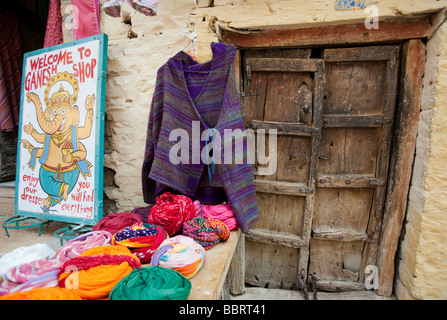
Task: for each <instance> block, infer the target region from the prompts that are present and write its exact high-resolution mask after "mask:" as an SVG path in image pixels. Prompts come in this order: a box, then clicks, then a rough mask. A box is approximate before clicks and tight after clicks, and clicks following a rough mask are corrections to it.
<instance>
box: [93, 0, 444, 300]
mask: <svg viewBox="0 0 447 320" xmlns="http://www.w3.org/2000/svg"><path fill="white" fill-rule="evenodd" d="M101 2H102V1H101ZM335 3H336V1H335V0H317V1H296V0H214V6H213V7H209V8H208V7H207V8H195V3H194V1H193V0H161V1H160V2H159V9H158V12H159V13H158V15H157V16H155V17H145V16H144V15H142V14H140V13H137V12H135V11H134V10H132V9H131V8H130V7H129V6H128V5H127V4H124V6H123V10H124V11H125V12H124V13H123V15H122V18H112V17H109V16H107V15H106V14H104V12H103V11H102V10H101V13H100V28H101V32H104V33H107V34H108V36H109V47H108V68H107V69H108V70H107V93H106V120H107V122H106V130H107V132H109V136H108V137H107V139H108V141H106V146H108V150H109V152H108V153H107V154H106V155H105V158H104V165H105V167H107V168H110V169H112V170H113V171H114V172H115V175H114V181H113V182H114V183H113V184H112V185H110V186H107V187H105V193H106V195H107V197H109V198H110V199H112V200H113V201H115V202H116V208H117V210H118V211H119V212H122V211H128V210H131V209H133V208H135V207H138V206H144V205H145V204H144V202H143V198H142V192H141V182H140V181H141V164H142V158H143V154H144V147H145V139H146V125H147V119H148V116H149V110H150V102H151V99H152V94H153V90H154V87H155V76H156V72H157V69H158V68H159V67H160V66H161V65H163V64H164V63H165V62H166V61H167V60H168V59H169V58H170V57H172V56H173V55H175V54H176V53H177V52H178V51H180V50H185V51H188V50H190V52H191V54H195V55H196V57H197V59H198V61H200V62H202V61H205V60H208V59H209V58H210V57H211V53H210V49H209V44H210V42H211V41H218V39H219V34H220V31H221V30H222V29H225V28H226V29H233V30H238V31H241V32H247V31H253V30H258V29H262V28H285V27H287V28H290V27H304V26H310V25H314V26H318V25H327V24H339V23H358V22H362V21H364V20H365V18H367V17H368V16H370V15H371V13H367V12H365V11H364V10H362V9H358V10H335ZM373 4H374V5H375V6H376V8H377V9H378V13H379V17H380V20H385V19H389V18H395V17H400V18H402V17H405V16H412V15H417V14H422V13H432V12H438V11H440V10H442V9H444V8H445V7H446V6H447V1H445V0H444V1H434V0H420V1H413V0H402V1H391V0H383V1H373ZM123 17H124V18H123ZM379 27H380V25H379ZM194 37H196V42H195V45H194V46H193V44H192V43H191V39H193V38H194ZM427 49H428V50H427V64H426V73H425V78H424V89H423V97H422V102H421V114H420V124H419V131H418V141H417V148H416V157H415V161H414V171H413V179H412V185H411V189H410V195H409V204H408V206H407V211H408V214H407V218H406V223H405V229H404V230H405V231H406V232H405V235H404V236H403V241H402V244H401V247H400V251H399V260H398V272H397V274H396V285H395V293H396V295H397V298H398V299H431V298H433V299H445V298H447V274H446V273H445V270H447V245H446V244H447V232H445V230H446V229H447V214H446V213H445V210H444V208H445V207H447V170H446V169H447V168H446V167H447V128H446V127H445V123H446V121H447V106H446V102H445V101H447V27H446V24H442V25H441V27H440V28H439V29H437V30H436V31H434V33H433V36H432V37H431V38H430V40H429V41H428V43H427ZM408 165H411V164H408Z"/></svg>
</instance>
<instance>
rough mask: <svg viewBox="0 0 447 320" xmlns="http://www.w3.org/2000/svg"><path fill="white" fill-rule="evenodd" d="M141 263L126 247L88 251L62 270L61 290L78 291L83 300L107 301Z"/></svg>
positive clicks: (66, 264)
mask: <svg viewBox="0 0 447 320" xmlns="http://www.w3.org/2000/svg"><path fill="white" fill-rule="evenodd" d="M140 266H141V264H140V261H139V259H138V258H137V257H136V256H135V255H133V254H132V253H131V252H130V250H129V249H128V248H126V247H123V246H114V245H109V246H101V247H96V248H92V249H88V250H86V251H84V252H83V253H81V255H80V256H79V257H76V258H73V259H70V260H68V261H66V262H65V263H64V264H63V265H62V267H61V268H60V269H59V287H66V288H72V290H76V291H78V293H79V295H80V296H81V297H82V298H83V299H106V298H107V297H108V295H109V293H110V291H111V290H112V289H113V287H114V286H115V285H116V284H117V283H118V282H119V281H120V280H121V279H122V278H124V277H125V276H127V275H128V274H129V273H130V272H131V271H132V270H133V269H134V268H137V267H140Z"/></svg>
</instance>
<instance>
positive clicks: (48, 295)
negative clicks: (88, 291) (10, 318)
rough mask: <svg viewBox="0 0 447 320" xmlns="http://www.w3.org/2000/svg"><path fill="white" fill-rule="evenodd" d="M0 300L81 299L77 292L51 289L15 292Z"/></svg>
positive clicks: (57, 288)
mask: <svg viewBox="0 0 447 320" xmlns="http://www.w3.org/2000/svg"><path fill="white" fill-rule="evenodd" d="M0 300H82V297H81V296H80V295H79V294H78V291H77V290H70V289H66V288H59V287H53V288H35V289H31V290H28V291H17V292H14V293H10V294H7V295H5V296H2V297H0Z"/></svg>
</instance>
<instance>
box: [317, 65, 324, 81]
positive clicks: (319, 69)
mask: <svg viewBox="0 0 447 320" xmlns="http://www.w3.org/2000/svg"><path fill="white" fill-rule="evenodd" d="M317 75H318V80H323V61H321V60H318V62H317Z"/></svg>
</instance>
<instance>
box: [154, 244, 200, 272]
mask: <svg viewBox="0 0 447 320" xmlns="http://www.w3.org/2000/svg"><path fill="white" fill-rule="evenodd" d="M205 259H206V254H205V249H204V248H203V247H202V246H201V245H200V244H199V243H197V242H195V241H194V239H192V238H190V237H186V236H180V235H179V236H175V237H173V238H170V239H166V240H165V241H163V242H162V243H161V244H160V247H158V250H157V251H156V252H155V253H154V255H153V256H152V260H151V265H152V266H160V267H164V268H169V269H173V270H175V271H178V272H180V273H181V274H182V275H183V276H185V277H186V278H187V279H189V278H191V277H193V276H194V275H195V274H196V273H197V272H199V270H200V269H202V267H203V265H204V263H205Z"/></svg>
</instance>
